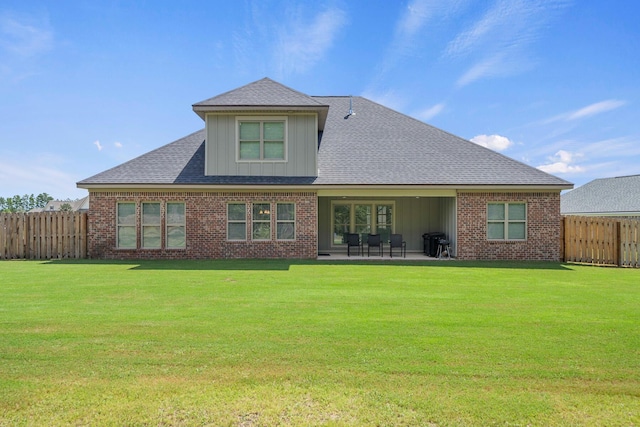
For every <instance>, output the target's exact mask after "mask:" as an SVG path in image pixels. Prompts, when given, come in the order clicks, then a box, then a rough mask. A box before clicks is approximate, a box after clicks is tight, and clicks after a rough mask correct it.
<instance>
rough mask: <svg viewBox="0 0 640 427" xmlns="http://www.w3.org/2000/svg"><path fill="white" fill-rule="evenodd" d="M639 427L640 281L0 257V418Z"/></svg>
mask: <svg viewBox="0 0 640 427" xmlns="http://www.w3.org/2000/svg"><path fill="white" fill-rule="evenodd" d="M69 424H71V425H118V426H121V425H181V426H189V425H194V426H195V425H229V426H272V425H284V426H287V425H330V426H352V425H366V426H370V425H383V426H388V425H407V426H416V425H420V426H476V425H478V426H490V425H496V426H498V425H499V426H518V425H520V426H525V425H532V426H549V425H553V426H558V425H568V426H580V425H584V426H587V425H588V426H637V425H640V270H637V269H636V270H633V269H610V268H597V267H586V266H576V265H564V264H554V263H465V262H432V263H406V264H405V265H400V264H396V263H393V264H386V263H380V262H375V263H367V262H360V263H358V262H355V263H350V262H332V263H331V262H326V261H317V262H316V261H313V262H289V261H182V262H178V261H171V262H167V261H144V262H137V263H134V262H102V261H93V262H92V261H52V262H35V261H4V262H0V425H2V426H4V425H11V426H13V425H69Z"/></svg>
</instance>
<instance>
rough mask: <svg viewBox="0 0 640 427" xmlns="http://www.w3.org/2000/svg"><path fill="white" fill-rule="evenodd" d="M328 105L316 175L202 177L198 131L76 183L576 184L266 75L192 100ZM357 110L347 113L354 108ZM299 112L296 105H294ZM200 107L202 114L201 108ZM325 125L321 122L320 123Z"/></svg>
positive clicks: (365, 105) (374, 107)
mask: <svg viewBox="0 0 640 427" xmlns="http://www.w3.org/2000/svg"><path fill="white" fill-rule="evenodd" d="M229 105H232V106H238V107H241V108H242V109H244V110H247V109H248V108H247V107H260V108H257V110H262V109H263V108H266V106H277V108H278V110H279V111H282V110H283V107H296V106H298V107H305V108H306V107H311V108H312V109H314V110H317V111H319V112H322V111H324V114H325V115H326V123H325V125H324V130H323V131H321V132H320V133H319V151H318V176H317V177H269V176H260V177H258V176H205V175H204V170H205V168H204V158H205V154H204V140H205V131H204V130H200V131H198V132H195V133H192V134H191V135H188V136H186V137H184V138H181V139H179V140H177V141H174V142H172V143H170V144H168V145H165V146H163V147H160V148H158V149H156V150H153V151H151V152H149V153H147V154H144V155H142V156H140V157H138V158H136V159H133V160H131V161H129V162H126V163H124V164H122V165H120V166H116V167H115V168H112V169H109V170H107V171H104V172H102V173H100V174H97V175H95V176H92V177H90V178H87V179H85V180H83V181H80V182H79V183H78V185H79V186H85V185H96V184H98V185H107V184H116V185H117V184H141V185H144V184H184V185H199V184H215V185H331V186H333V185H434V186H442V185H447V186H514V187H515V186H517V187H523V186H525V187H526V186H532V187H547V186H550V187H554V188H556V187H557V188H571V187H572V184H571V183H569V182H567V181H565V180H563V179H560V178H557V177H555V176H553V175H549V174H547V173H545V172H542V171H540V170H538V169H536V168H533V167H531V166H528V165H526V164H524V163H521V162H518V161H516V160H513V159H511V158H509V157H506V156H504V155H502V154H499V153H496V152H495V151H492V150H489V149H487V148H484V147H481V146H479V145H477V144H474V143H472V142H470V141H467V140H465V139H463V138H460V137H457V136H455V135H452V134H450V133H447V132H445V131H443V130H440V129H437V128H435V127H433V126H430V125H427V124H426V123H424V122H421V121H419V120H416V119H414V118H411V117H409V116H407V115H404V114H402V113H399V112H397V111H394V110H392V109H390V108H387V107H384V106H382V105H380V104H377V103H375V102H373V101H370V100H368V99H366V98H362V97H353V98H352V99H351V97H349V96H329V97H327V96H313V97H312V96H307V95H305V94H302V93H300V92H297V91H295V90H293V89H290V88H287V87H286V86H283V85H281V84H280V83H277V82H274V81H273V80H270V79H262V80H258V81H257V82H254V83H251V84H249V85H246V86H243V87H241V88H239V89H235V90H233V91H230V92H226V93H224V94H222V95H218V96H216V97H214V98H211V99H208V100H206V101H202V102H200V103H197V104H194V111H196V112H198V110H197V108H203V109H211V110H210V111H218V109H219V108H223V109H224V108H226V106H229ZM351 106H352V107H353V110H354V112H355V114H353V115H349V114H348V113H349V110H350V107H351ZM294 109H296V110H297V108H294ZM201 113H202V111H200V112H198V114H201ZM320 130H322V128H321V129H320Z"/></svg>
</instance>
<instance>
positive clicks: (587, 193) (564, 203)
mask: <svg viewBox="0 0 640 427" xmlns="http://www.w3.org/2000/svg"><path fill="white" fill-rule="evenodd" d="M560 212H561V213H562V215H584V216H616V217H634V218H636V217H637V218H640V175H631V176H618V177H615V178H601V179H595V180H593V181H591V182H588V183H586V184H585V185H583V186H581V187H578V188H576V189H575V190H572V191H569V192H567V193H565V194H563V195H562V196H561V197H560Z"/></svg>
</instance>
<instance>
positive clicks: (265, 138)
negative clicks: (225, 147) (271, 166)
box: [238, 117, 286, 161]
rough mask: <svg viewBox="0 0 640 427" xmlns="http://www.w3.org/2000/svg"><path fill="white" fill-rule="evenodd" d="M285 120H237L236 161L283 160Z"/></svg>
mask: <svg viewBox="0 0 640 427" xmlns="http://www.w3.org/2000/svg"><path fill="white" fill-rule="evenodd" d="M285 134H286V120H284V118H275V117H274V118H270V119H264V120H256V119H250V118H239V120H238V160H242V161H274V160H275V161H282V160H285V152H286V150H285V140H286V137H285Z"/></svg>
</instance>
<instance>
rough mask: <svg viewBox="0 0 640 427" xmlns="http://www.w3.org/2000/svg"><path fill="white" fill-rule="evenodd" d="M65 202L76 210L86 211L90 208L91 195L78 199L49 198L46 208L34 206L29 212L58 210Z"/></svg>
mask: <svg viewBox="0 0 640 427" xmlns="http://www.w3.org/2000/svg"><path fill="white" fill-rule="evenodd" d="M65 204H68V205H70V206H71V210H72V211H74V212H77V211H86V210H89V196H85V197H83V198H81V199H77V200H49V201H48V202H47V204H46V205H45V206H44V208H34V209H31V210H30V211H29V212H58V211H60V210H61V209H60V208H62V206H63V205H65Z"/></svg>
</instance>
